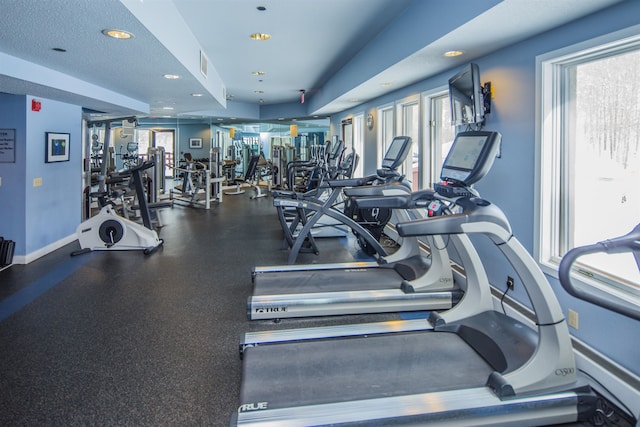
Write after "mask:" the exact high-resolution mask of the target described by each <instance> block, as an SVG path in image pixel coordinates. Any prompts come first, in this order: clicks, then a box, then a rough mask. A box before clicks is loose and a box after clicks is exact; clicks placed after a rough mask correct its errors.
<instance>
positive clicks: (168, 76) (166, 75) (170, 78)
mask: <svg viewBox="0 0 640 427" xmlns="http://www.w3.org/2000/svg"><path fill="white" fill-rule="evenodd" d="M162 77H164V78H165V79H169V80H176V79H179V78H180V76H179V75H177V74H165V75H164V76H162Z"/></svg>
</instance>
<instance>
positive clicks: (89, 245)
mask: <svg viewBox="0 0 640 427" xmlns="http://www.w3.org/2000/svg"><path fill="white" fill-rule="evenodd" d="M154 164H155V162H153V161H146V162H144V163H142V164H140V165H139V166H136V167H133V168H131V169H130V170H129V171H128V172H127V173H126V175H130V176H131V183H132V185H133V186H134V188H135V191H136V194H137V196H138V203H139V205H140V213H141V216H142V221H143V224H144V225H140V224H138V223H136V222H133V221H131V220H128V219H126V218H123V217H121V216H119V215H118V214H116V212H115V210H114V206H113V205H112V204H111V203H105V204H104V206H103V207H102V208H101V209H100V212H99V213H98V214H97V215H96V216H94V217H92V218H89V219H88V220H86V221H84V222H82V223H81V224H80V225H79V226H78V228H77V229H76V234H77V236H78V242H79V243H80V247H81V249H80V250H78V251H74V252H72V253H71V256H75V255H80V254H84V253H87V252H91V251H106V250H121V251H135V250H141V251H143V252H144V254H145V255H148V254H151V253H152V252H154V251H155V250H156V249H158V248H159V247H160V246H162V244H163V243H164V241H163V240H162V239H160V238H159V237H158V233H157V232H156V231H155V230H154V229H153V227H152V225H151V215H150V213H149V205H148V204H147V198H146V195H145V192H144V186H143V184H142V171H143V170H145V169H149V168H151V167H153V166H154ZM121 176H122V175H121Z"/></svg>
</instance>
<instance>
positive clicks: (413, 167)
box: [396, 97, 422, 191]
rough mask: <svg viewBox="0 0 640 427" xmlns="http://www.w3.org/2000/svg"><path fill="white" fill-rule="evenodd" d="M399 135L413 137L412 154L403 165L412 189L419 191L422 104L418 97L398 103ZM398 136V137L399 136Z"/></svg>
mask: <svg viewBox="0 0 640 427" xmlns="http://www.w3.org/2000/svg"><path fill="white" fill-rule="evenodd" d="M396 108H397V114H398V129H399V132H398V135H402V136H409V137H411V141H412V144H411V154H410V155H409V156H407V160H406V161H405V163H404V165H403V171H402V172H403V173H404V174H405V176H406V177H407V179H408V180H409V181H411V189H412V190H413V191H418V190H420V189H421V188H422V186H421V185H420V184H421V183H420V172H421V167H420V166H421V165H420V145H421V144H420V102H419V99H418V97H412V98H411V99H408V100H405V101H403V102H400V103H398V105H397V107H396ZM398 135H396V136H398Z"/></svg>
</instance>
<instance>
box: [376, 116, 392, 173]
mask: <svg viewBox="0 0 640 427" xmlns="http://www.w3.org/2000/svg"><path fill="white" fill-rule="evenodd" d="M378 118H379V125H378V163H377V165H378V167H380V166H379V165H380V164H382V159H383V158H384V154H385V153H386V152H387V148H389V144H391V141H393V137H394V136H396V135H395V128H394V126H393V124H394V123H393V105H387V106H384V107H381V108H379V109H378Z"/></svg>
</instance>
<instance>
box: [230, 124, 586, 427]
mask: <svg viewBox="0 0 640 427" xmlns="http://www.w3.org/2000/svg"><path fill="white" fill-rule="evenodd" d="M499 142H500V135H499V134H497V133H496V132H486V131H478V132H463V133H459V134H458V135H457V136H456V138H455V140H454V143H453V146H452V148H451V151H450V153H449V154H448V155H447V158H446V159H445V163H444V168H443V172H442V175H441V176H442V178H443V180H444V181H445V182H446V185H443V186H439V188H437V189H436V192H432V193H425V194H424V201H423V202H424V203H425V204H429V203H431V202H432V201H437V200H440V199H441V198H443V199H445V200H447V201H448V200H453V201H454V203H455V206H451V211H452V212H451V214H448V215H440V216H434V217H430V218H425V219H420V220H416V221H410V222H403V223H398V224H397V225H396V228H397V231H398V233H399V234H400V235H401V236H403V237H409V236H446V238H447V239H448V245H450V246H451V247H453V248H455V249H456V252H457V254H458V256H459V258H460V263H461V264H462V266H463V267H464V269H465V280H466V291H465V293H464V295H463V297H462V299H461V300H460V302H459V303H458V304H456V305H455V306H454V307H453V308H451V309H450V310H447V311H444V312H440V313H436V312H432V313H431V315H430V317H429V319H412V320H400V321H398V320H396V321H388V322H380V323H366V324H360V325H338V326H324V327H315V328H300V329H288V330H276V331H273V330H272V331H267V332H250V333H246V334H245V335H244V339H243V341H242V342H241V344H240V351H241V357H242V359H243V362H242V363H243V374H242V384H241V388H240V400H239V407H238V410H237V411H236V412H235V413H234V414H233V415H232V417H231V425H233V426H267V425H269V426H272V425H277V426H311V425H341V426H346V425H358V426H364V425H366V426H373V425H385V426H387V425H426V424H434V425H438V426H518V427H522V426H540V425H549V424H559V423H572V422H576V421H579V420H583V419H587V418H589V417H590V416H591V414H592V413H593V412H594V411H595V403H596V396H595V394H594V393H593V391H592V390H591V388H590V387H589V385H588V384H587V383H586V381H584V380H583V379H582V378H580V377H578V374H577V372H576V365H575V360H574V354H573V349H572V345H571V338H570V336H569V330H568V327H567V324H566V322H565V319H564V316H563V313H562V309H561V307H560V305H559V303H558V301H557V299H556V297H555V295H554V293H553V290H552V288H551V286H550V285H549V283H548V282H547V279H546V277H545V275H544V274H543V273H542V271H541V270H540V268H539V267H538V265H537V264H536V262H535V261H534V260H533V258H532V257H531V256H530V255H529V253H528V252H527V250H526V249H525V248H524V247H523V246H522V245H521V244H520V242H519V241H518V240H517V239H516V237H515V236H513V233H512V231H511V226H510V225H509V221H508V220H507V218H506V216H505V215H504V213H503V212H502V210H500V208H498V207H497V206H496V205H494V204H493V203H491V202H490V201H488V200H485V199H482V198H480V197H479V196H477V195H475V194H473V193H474V192H473V191H470V190H469V189H468V188H466V187H465V185H464V183H465V182H466V180H471V181H473V179H474V178H473V177H474V176H478V175H483V173H484V172H483V171H486V170H488V169H489V168H490V166H491V164H492V162H493V159H494V157H495V155H496V152H497V149H498V145H499ZM444 187H447V188H446V189H444ZM440 191H442V192H443V193H445V194H443V193H441V192H440ZM393 197H394V198H395V197H400V196H393ZM406 197H407V198H411V197H412V196H411V195H408V196H406ZM416 200H417V199H416ZM470 235H478V236H485V237H484V238H488V239H489V240H490V241H491V242H492V243H493V244H495V246H496V248H497V249H498V250H499V251H500V252H501V253H502V255H504V257H505V259H506V261H507V262H508V263H509V264H511V266H512V268H513V269H514V270H515V272H516V274H517V275H518V277H519V278H520V280H521V282H522V284H523V286H524V288H525V289H526V292H527V295H528V296H529V299H530V305H531V308H532V311H533V313H534V322H532V323H530V324H525V323H523V322H520V321H518V320H516V319H513V318H511V317H509V316H508V315H506V314H504V313H503V312H502V311H498V310H496V309H495V308H494V301H493V298H492V295H491V287H490V284H489V281H488V278H487V274H486V272H485V269H484V267H483V265H482V262H481V259H480V256H479V254H478V253H477V252H476V250H475V248H474V246H473V244H472V242H471V239H470V237H469V236H470Z"/></svg>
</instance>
